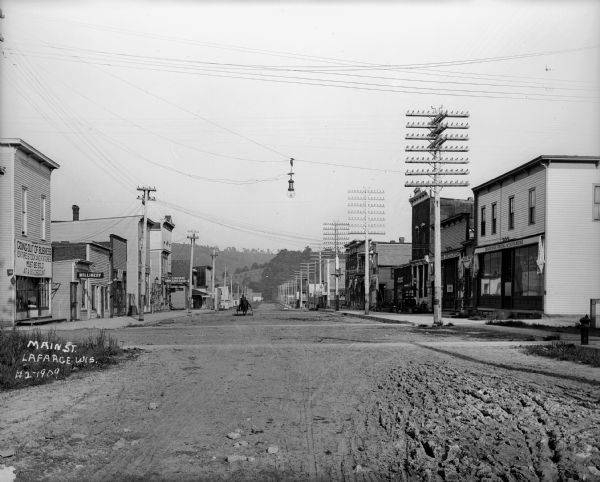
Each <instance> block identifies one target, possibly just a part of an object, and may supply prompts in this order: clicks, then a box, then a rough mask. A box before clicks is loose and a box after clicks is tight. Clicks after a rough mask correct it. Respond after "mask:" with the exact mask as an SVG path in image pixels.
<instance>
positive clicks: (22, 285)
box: [0, 139, 59, 326]
mask: <svg viewBox="0 0 600 482" xmlns="http://www.w3.org/2000/svg"><path fill="white" fill-rule="evenodd" d="M58 167H59V165H58V164H57V163H56V162H54V161H53V160H52V159H50V158H49V157H47V156H46V155H44V154H42V153H41V152H40V151H38V150H37V149H35V148H34V147H32V146H31V145H29V144H28V143H26V142H24V141H23V140H21V139H2V140H0V206H1V209H0V269H1V270H2V271H1V272H0V325H4V326H14V325H15V324H17V323H21V322H30V323H31V322H34V321H40V320H44V319H50V318H51V308H52V246H51V241H52V236H51V224H50V216H51V212H52V202H51V191H50V178H51V175H52V172H53V171H54V170H55V169H57V168H58Z"/></svg>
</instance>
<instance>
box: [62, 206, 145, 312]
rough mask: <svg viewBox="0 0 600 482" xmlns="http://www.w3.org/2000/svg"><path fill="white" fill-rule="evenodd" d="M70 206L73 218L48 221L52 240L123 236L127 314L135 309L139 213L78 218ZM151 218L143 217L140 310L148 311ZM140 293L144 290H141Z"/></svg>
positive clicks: (139, 260)
mask: <svg viewBox="0 0 600 482" xmlns="http://www.w3.org/2000/svg"><path fill="white" fill-rule="evenodd" d="M75 208H77V206H73V220H71V221H52V232H53V233H54V236H53V239H54V240H55V241H70V242H74V243H76V242H85V241H104V240H108V239H109V238H110V235H111V234H116V235H118V236H120V237H121V238H123V239H126V240H127V272H126V274H127V276H126V289H127V307H128V312H129V314H136V313H137V312H138V303H139V301H138V300H139V296H140V286H141V282H142V279H143V278H142V237H143V236H142V232H143V230H142V227H143V220H144V217H143V216H140V215H134V216H122V217H108V218H95V219H79V209H78V208H77V209H75ZM153 226H154V222H153V221H152V220H150V219H146V263H145V266H146V272H145V281H146V282H145V287H146V290H145V297H144V300H145V303H144V311H150V308H151V305H150V289H151V283H150V249H149V247H150V230H151V229H152V227H153ZM142 295H144V294H142Z"/></svg>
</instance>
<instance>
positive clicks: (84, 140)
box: [11, 59, 135, 190]
mask: <svg viewBox="0 0 600 482" xmlns="http://www.w3.org/2000/svg"><path fill="white" fill-rule="evenodd" d="M11 65H13V66H14V67H15V68H16V71H17V72H20V74H21V77H22V78H23V80H24V81H25V83H26V84H27V85H28V86H29V88H30V89H31V90H32V91H33V92H35V93H36V94H37V96H38V97H39V98H40V99H41V100H42V102H44V103H46V105H47V106H48V107H49V109H50V111H52V112H54V113H55V114H56V115H57V116H58V118H59V119H60V120H61V121H62V122H63V123H64V124H66V125H69V126H70V128H71V130H70V134H71V135H73V136H75V137H76V138H77V139H78V140H79V142H80V143H81V144H82V145H83V146H85V147H87V149H88V150H86V149H84V148H83V147H82V146H81V145H80V144H79V143H77V142H74V141H72V139H71V137H70V136H66V137H67V138H68V139H69V140H71V141H72V143H73V144H74V146H75V147H76V148H77V149H78V150H79V151H80V152H82V154H83V155H84V156H85V157H86V158H87V159H88V160H90V161H91V162H92V164H96V165H98V163H97V161H96V160H95V159H94V158H93V157H92V156H91V155H90V153H91V152H95V153H96V154H97V155H98V157H99V158H100V159H101V160H103V161H104V163H105V164H106V165H107V166H108V167H109V169H102V170H103V171H104V172H106V173H107V174H108V175H109V176H110V177H111V178H113V180H115V181H116V182H117V183H118V184H120V185H121V186H122V187H124V188H125V189H126V190H130V189H131V186H129V185H128V184H127V183H126V182H125V181H124V180H123V177H125V179H126V180H128V181H129V182H131V183H132V185H135V184H134V183H133V180H132V179H131V178H129V179H128V174H127V172H126V171H124V170H123V169H122V168H121V166H117V165H116V164H115V163H114V162H113V161H112V160H111V159H110V158H109V157H108V156H106V155H105V154H104V152H103V151H102V149H101V148H100V147H99V146H97V145H96V144H95V143H94V142H93V141H92V140H90V138H89V137H88V136H87V134H86V133H85V130H83V129H82V128H81V126H82V125H81V121H80V120H79V119H78V118H77V117H76V116H75V117H73V116H72V117H73V119H74V120H75V122H69V115H68V112H67V109H68V108H67V107H66V104H65V103H63V102H61V101H60V100H59V99H58V98H57V97H56V94H55V93H54V92H53V91H52V90H51V89H50V88H49V86H48V85H45V84H43V83H42V82H41V80H40V79H39V77H38V76H37V74H36V72H35V70H34V69H33V67H32V66H31V65H30V64H28V62H27V61H26V60H25V59H23V62H22V63H20V64H12V63H11ZM46 120H48V121H49V122H51V123H54V122H53V121H51V120H50V118H48V117H46ZM117 172H119V175H117Z"/></svg>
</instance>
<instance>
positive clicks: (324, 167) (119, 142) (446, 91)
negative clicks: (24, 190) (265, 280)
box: [0, 0, 600, 249]
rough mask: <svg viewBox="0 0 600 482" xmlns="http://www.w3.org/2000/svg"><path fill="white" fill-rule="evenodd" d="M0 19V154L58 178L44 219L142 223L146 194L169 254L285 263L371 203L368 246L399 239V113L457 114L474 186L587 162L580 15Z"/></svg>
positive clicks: (421, 7) (582, 7)
mask: <svg viewBox="0 0 600 482" xmlns="http://www.w3.org/2000/svg"><path fill="white" fill-rule="evenodd" d="M0 5H1V6H2V10H3V13H4V15H5V18H4V19H3V20H0V25H1V29H0V31H1V32H2V34H3V36H4V43H3V44H1V46H2V50H3V55H2V58H1V61H2V69H1V72H0V78H1V99H0V101H1V109H2V117H1V124H0V135H1V136H2V137H18V138H22V139H23V140H25V141H26V142H28V143H30V144H32V145H33V146H34V147H36V148H37V149H39V150H41V151H42V152H43V153H44V154H46V155H48V156H49V157H51V158H52V159H54V160H55V161H57V162H58V163H59V164H60V165H61V168H60V169H58V170H57V171H55V172H54V174H53V176H52V218H53V219H54V220H64V219H70V217H71V205H72V204H78V205H79V206H80V208H81V217H82V218H92V217H105V216H122V215H129V214H135V213H140V212H141V208H140V206H141V205H140V202H139V201H137V200H136V196H137V194H138V193H137V191H136V187H137V186H141V185H149V186H154V187H156V189H157V192H156V202H152V203H150V206H149V215H150V217H151V218H153V219H158V218H160V217H161V216H164V215H165V214H170V215H171V216H172V217H173V220H174V222H175V224H176V228H175V240H176V241H183V240H185V237H186V232H187V230H189V229H196V230H198V231H199V236H200V240H199V242H200V244H208V245H216V246H219V247H221V248H224V247H226V246H236V247H238V248H242V247H247V248H252V247H255V248H265V249H266V248H270V249H278V248H290V249H297V248H302V247H304V246H306V245H315V244H316V243H318V242H319V241H320V239H321V237H322V223H323V222H327V221H332V220H334V219H339V220H344V219H345V218H346V217H347V198H348V194H347V191H348V190H349V189H357V188H361V187H363V186H368V187H371V188H374V189H383V190H385V193H386V194H385V196H386V235H385V236H380V237H378V239H382V240H389V239H397V238H398V237H399V236H405V237H406V238H407V239H410V231H411V229H410V205H409V203H408V198H409V196H410V194H411V192H412V189H411V188H407V187H404V183H405V181H406V178H405V176H404V174H403V172H404V170H405V168H406V167H407V165H406V164H405V163H404V160H405V158H406V156H407V155H408V154H407V153H406V152H405V147H406V146H407V145H408V144H411V143H414V141H406V140H405V139H404V136H405V135H406V133H407V129H406V127H405V126H406V122H407V118H406V111H407V110H411V109H426V108H429V107H431V106H436V107H439V106H444V107H445V108H447V109H449V110H466V111H469V112H470V119H469V124H470V126H471V127H470V130H469V136H470V141H469V143H468V145H469V147H470V152H469V154H468V156H469V158H470V160H471V164H470V165H469V166H468V167H469V169H470V171H471V174H470V175H469V181H470V183H471V186H476V185H478V184H480V183H482V182H484V181H486V180H488V179H490V178H492V177H494V176H496V175H498V174H500V173H502V172H504V171H506V170H509V169H512V168H514V167H516V166H518V165H520V164H523V163H525V162H527V161H529V160H531V159H533V158H534V157H536V156H538V155H541V154H574V155H600V137H599V133H600V109H599V107H600V106H599V97H598V87H599V84H600V82H599V81H600V68H599V58H600V55H599V52H598V46H599V44H600V34H599V32H600V2H597V1H572V0H571V1H567V0H565V1H476V2H475V1H444V2H442V1H422V2H417V1H398V2H392V1H387V2H383V1H382V2H366V1H364V2H363V1H353V2H341V1H340V2H285V1H283V2H275V1H273V2H252V1H246V2H242V1H231V2H192V1H171V2H158V1H133V0H120V1H118V2H114V3H111V2H107V1H92V0H88V1H81V0H78V1H49V0H43V1H30V0H0ZM290 157H293V158H295V159H296V161H295V163H294V172H295V176H294V180H295V186H296V197H295V198H293V199H288V198H287V196H286V194H287V179H288V176H287V174H286V173H287V172H289V168H290V166H289V158H290ZM408 167H411V166H410V165H408ZM442 195H443V196H445V197H465V198H466V197H468V196H470V195H471V192H470V189H469V188H452V189H445V190H443V192H442Z"/></svg>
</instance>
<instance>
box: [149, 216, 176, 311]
mask: <svg viewBox="0 0 600 482" xmlns="http://www.w3.org/2000/svg"><path fill="white" fill-rule="evenodd" d="M174 228H175V224H174V223H173V220H172V219H171V216H165V217H164V218H163V219H162V220H160V221H159V222H156V223H154V225H153V226H152V228H151V229H150V280H151V282H152V288H151V294H150V303H151V305H152V307H153V310H154V311H157V310H164V309H168V308H169V305H170V301H171V300H170V296H171V295H170V283H169V280H170V278H171V251H172V244H173V229H174Z"/></svg>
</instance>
